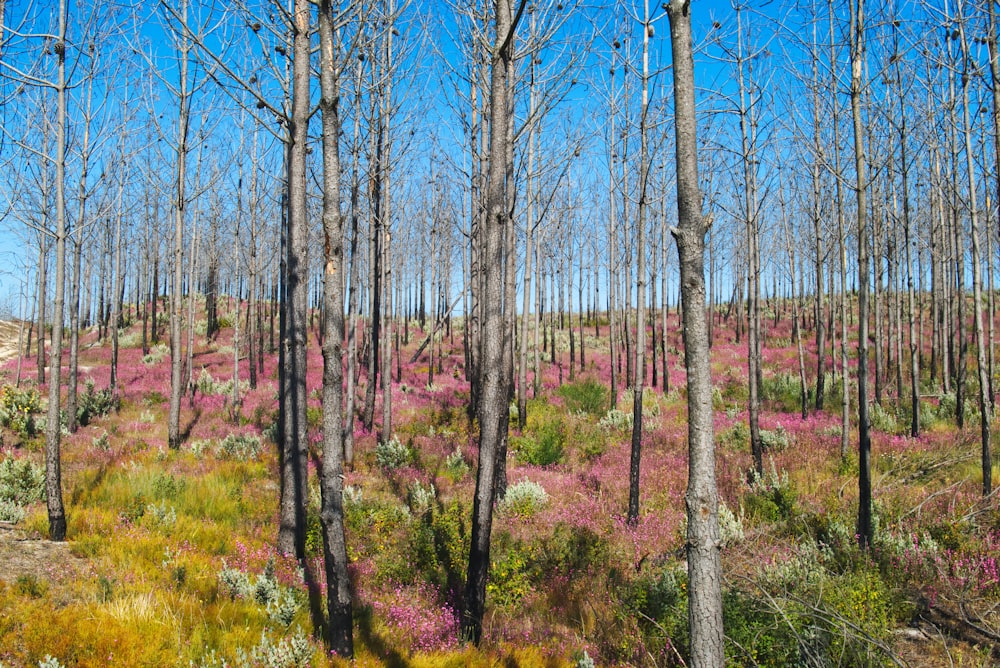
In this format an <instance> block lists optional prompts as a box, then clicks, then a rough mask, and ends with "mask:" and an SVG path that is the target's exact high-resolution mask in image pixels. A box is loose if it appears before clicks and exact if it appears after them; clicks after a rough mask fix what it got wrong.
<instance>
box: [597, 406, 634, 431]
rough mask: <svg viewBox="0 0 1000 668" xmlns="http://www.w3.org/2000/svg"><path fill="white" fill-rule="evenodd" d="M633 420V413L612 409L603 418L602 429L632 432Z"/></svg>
mask: <svg viewBox="0 0 1000 668" xmlns="http://www.w3.org/2000/svg"><path fill="white" fill-rule="evenodd" d="M633 420H634V416H633V415H632V411H627V412H626V411H621V410H618V409H617V408H612V409H611V410H609V411H608V412H607V413H606V414H605V415H604V417H602V418H601V427H603V428H604V429H607V430H608V431H631V429H632V422H633Z"/></svg>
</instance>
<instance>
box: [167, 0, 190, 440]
mask: <svg viewBox="0 0 1000 668" xmlns="http://www.w3.org/2000/svg"><path fill="white" fill-rule="evenodd" d="M187 8H188V3H187V0H184V1H183V3H182V5H181V14H182V16H183V17H184V19H185V21H186V20H187ZM178 39H180V40H181V44H180V54H179V56H180V81H179V82H178V103H179V111H178V115H177V172H176V177H175V181H174V188H175V193H174V196H175V199H174V257H173V261H174V264H173V272H174V276H173V279H174V280H173V285H172V287H171V290H170V292H171V295H170V415H169V418H168V422H167V432H168V444H169V446H170V448H171V449H177V448H179V447H180V445H181V432H180V419H181V391H182V385H183V383H182V380H183V369H184V367H183V364H184V359H183V357H182V356H181V336H182V333H181V305H182V303H183V299H182V295H181V292H182V290H183V286H184V277H183V276H184V275H183V259H184V215H185V211H186V210H187V202H186V198H185V194H184V185H185V180H186V178H187V150H188V146H187V143H188V127H189V125H188V124H189V116H190V111H191V108H190V105H191V94H190V91H189V89H188V85H189V82H188V57H189V53H190V50H191V43H190V40H189V39H188V37H187V35H186V34H185V35H181V36H179V37H178Z"/></svg>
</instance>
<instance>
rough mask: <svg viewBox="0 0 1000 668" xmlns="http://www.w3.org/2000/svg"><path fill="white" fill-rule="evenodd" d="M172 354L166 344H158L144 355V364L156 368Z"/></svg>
mask: <svg viewBox="0 0 1000 668" xmlns="http://www.w3.org/2000/svg"><path fill="white" fill-rule="evenodd" d="M169 354H170V347H169V346H168V345H167V344H165V343H157V344H156V345H155V346H153V347H152V348H151V349H150V351H149V352H148V353H147V354H145V355H143V357H142V363H143V364H145V365H146V366H155V365H157V364H159V363H160V362H162V361H163V360H164V358H166V356H167V355H169Z"/></svg>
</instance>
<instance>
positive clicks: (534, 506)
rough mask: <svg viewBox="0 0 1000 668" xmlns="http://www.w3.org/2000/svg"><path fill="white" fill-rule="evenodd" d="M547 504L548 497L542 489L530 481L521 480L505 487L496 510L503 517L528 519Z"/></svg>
mask: <svg viewBox="0 0 1000 668" xmlns="http://www.w3.org/2000/svg"><path fill="white" fill-rule="evenodd" d="M548 502H549V495H548V493H547V492H546V491H545V488H544V487H542V486H541V485H539V484H538V483H537V482H532V481H531V480H521V481H519V482H515V483H514V484H513V485H510V486H509V487H507V493H506V494H505V495H504V497H503V500H502V501H500V503H499V504H498V510H499V511H500V512H501V513H502V514H505V515H518V516H520V517H530V516H531V515H534V514H535V513H536V512H538V511H539V510H540V509H541V508H542V507H543V506H545V504H547V503H548Z"/></svg>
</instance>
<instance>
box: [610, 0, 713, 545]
mask: <svg viewBox="0 0 1000 668" xmlns="http://www.w3.org/2000/svg"><path fill="white" fill-rule="evenodd" d="M643 7H644V9H643V26H642V28H643V29H642V108H641V109H640V111H639V140H640V148H639V222H638V230H637V236H638V238H637V239H636V246H635V252H636V255H637V256H638V258H637V259H638V262H637V265H636V301H637V302H638V304H637V307H638V308H637V309H636V314H635V330H636V343H635V347H636V364H635V378H634V379H633V381H632V387H633V395H632V443H631V446H632V447H631V455H630V459H629V478H628V479H629V484H628V514H627V515H626V522H627V523H628V524H631V525H634V524H635V523H636V522H638V521H639V470H640V461H641V458H642V394H643V390H644V388H645V387H646V282H647V280H648V277H647V276H646V217H647V215H648V211H649V200H648V186H649V144H648V137H647V127H648V119H647V115H648V111H649V38H650V36H651V35H650V33H651V32H652V25H651V24H650V22H649V19H650V16H649V0H645V3H644V5H643ZM703 243H704V242H703ZM701 315H702V316H704V309H702V312H701Z"/></svg>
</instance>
